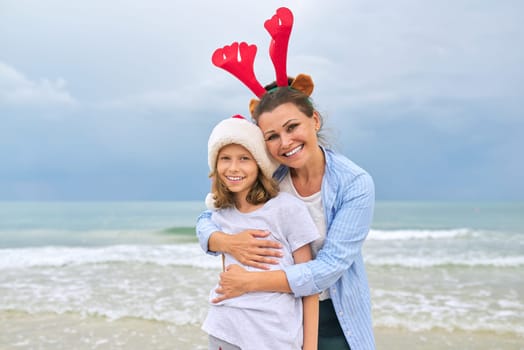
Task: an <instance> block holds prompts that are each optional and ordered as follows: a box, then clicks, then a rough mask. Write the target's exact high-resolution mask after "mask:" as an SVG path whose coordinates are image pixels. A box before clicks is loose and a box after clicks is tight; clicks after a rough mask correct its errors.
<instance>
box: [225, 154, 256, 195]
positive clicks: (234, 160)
mask: <svg viewBox="0 0 524 350" xmlns="http://www.w3.org/2000/svg"><path fill="white" fill-rule="evenodd" d="M216 169H217V174H218V177H219V178H220V180H221V181H222V183H223V184H224V185H225V186H226V187H227V189H228V190H229V191H231V192H232V193H233V195H234V196H235V201H238V200H240V201H244V200H245V199H246V197H247V194H248V193H249V191H250V189H251V188H252V187H253V184H254V183H255V181H256V180H257V177H258V164H257V162H256V160H255V158H253V156H252V155H251V153H250V152H249V151H248V150H247V149H246V148H245V147H243V146H240V145H238V144H230V145H227V146H224V147H222V149H221V150H220V151H219V152H218V156H217V164H216Z"/></svg>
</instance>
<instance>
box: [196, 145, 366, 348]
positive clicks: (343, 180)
mask: <svg viewBox="0 0 524 350" xmlns="http://www.w3.org/2000/svg"><path fill="white" fill-rule="evenodd" d="M322 150H323V151H324V155H325V158H326V169H325V173H324V178H323V179H322V190H321V192H322V205H323V208H324V214H325V217H326V222H327V234H326V240H325V241H324V245H323V246H322V249H320V250H319V252H318V254H317V256H316V258H315V259H314V260H311V261H309V262H307V263H302V264H296V265H292V266H288V267H286V268H285V270H284V271H285V273H286V276H287V279H288V282H289V285H290V287H291V290H292V291H293V293H294V294H295V295H296V296H297V297H302V296H305V295H312V294H317V293H320V292H322V291H323V290H325V289H327V288H329V293H330V296H331V300H332V301H333V305H334V307H335V311H336V313H337V317H338V320H339V322H340V325H341V326H342V329H343V331H344V334H345V336H346V339H347V341H348V343H349V345H350V347H351V349H352V350H372V349H375V339H374V336H373V328H372V321H371V297H370V293H369V286H368V281H367V276H366V271H365V267H364V260H363V258H362V245H363V243H364V240H365V239H366V236H367V234H368V232H369V229H370V226H371V221H372V219H373V209H374V204H375V187H374V184H373V179H372V178H371V176H370V175H369V174H368V173H367V172H366V171H364V170H363V169H362V168H360V167H359V166H357V165H356V164H355V163H353V162H352V161H350V160H349V159H347V158H346V157H344V156H342V155H340V154H338V153H335V152H333V151H331V150H328V149H324V148H322ZM288 171H289V170H288V168H287V167H285V166H281V167H280V168H278V169H277V171H276V172H275V175H274V177H275V178H276V179H277V180H282V179H283V178H284V176H285V175H286V174H287V172H288ZM210 216H211V212H209V211H206V212H204V213H202V214H201V215H200V216H199V218H198V221H197V227H196V229H197V235H198V239H199V241H200V245H201V246H202V249H203V250H204V251H206V252H208V253H210V254H215V253H214V252H210V251H209V250H208V247H207V245H208V240H209V236H211V234H212V233H213V232H215V231H220V228H219V227H217V226H216V225H215V224H214V223H213V222H212V221H211V219H210Z"/></svg>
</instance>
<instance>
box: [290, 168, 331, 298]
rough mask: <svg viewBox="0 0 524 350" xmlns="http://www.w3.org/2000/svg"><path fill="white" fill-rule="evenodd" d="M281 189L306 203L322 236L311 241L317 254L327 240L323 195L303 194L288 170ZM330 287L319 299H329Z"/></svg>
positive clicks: (314, 252) (312, 248) (319, 193)
mask: <svg viewBox="0 0 524 350" xmlns="http://www.w3.org/2000/svg"><path fill="white" fill-rule="evenodd" d="M280 191H283V192H287V193H291V194H292V195H293V196H295V197H297V198H299V199H300V200H302V202H304V203H305V204H306V207H307V209H308V211H309V214H310V215H311V217H312V218H313V221H314V222H315V225H316V226H317V229H318V233H319V234H320V238H318V239H317V240H316V241H314V242H313V243H311V250H312V251H313V257H314V258H315V257H316V256H317V253H318V251H319V250H320V249H321V248H322V246H323V245H324V241H325V240H326V232H327V224H326V216H325V215H324V207H323V205H322V195H321V192H320V191H318V192H316V193H313V194H312V195H311V196H306V197H304V196H301V195H300V194H299V193H298V191H297V189H296V188H295V186H294V185H293V180H292V179H291V174H290V173H289V172H288V173H287V175H286V176H284V178H283V179H282V181H280ZM329 298H330V296H329V289H326V290H325V291H323V292H322V293H320V295H319V296H318V299H319V300H326V299H329Z"/></svg>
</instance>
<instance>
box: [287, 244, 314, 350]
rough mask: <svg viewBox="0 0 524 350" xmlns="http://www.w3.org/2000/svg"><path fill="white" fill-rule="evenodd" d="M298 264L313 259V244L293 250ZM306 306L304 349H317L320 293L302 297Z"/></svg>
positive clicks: (304, 306)
mask: <svg viewBox="0 0 524 350" xmlns="http://www.w3.org/2000/svg"><path fill="white" fill-rule="evenodd" d="M293 259H294V261H295V263H296V264H298V263H302V262H308V261H309V260H311V259H312V254H311V245H310V244H306V245H305V246H302V247H300V248H298V249H297V250H295V251H294V252H293ZM302 303H303V308H304V345H303V347H302V349H303V350H316V349H317V347H318V317H319V310H318V309H319V305H318V294H314V295H308V296H305V297H302Z"/></svg>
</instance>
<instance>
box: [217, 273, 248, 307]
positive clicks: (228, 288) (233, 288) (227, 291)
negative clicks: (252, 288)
mask: <svg viewBox="0 0 524 350" xmlns="http://www.w3.org/2000/svg"><path fill="white" fill-rule="evenodd" d="M248 278H249V272H248V271H246V270H245V269H244V268H243V267H241V266H240V265H235V264H234V265H228V266H227V267H226V271H225V272H222V273H221V274H220V281H219V282H218V288H217V289H216V290H215V292H217V293H218V294H220V296H218V297H216V298H215V299H213V300H211V302H212V303H219V302H221V301H224V300H226V299H231V298H234V297H238V296H240V295H242V294H244V293H247V292H248V290H247V289H246V288H245V287H246V285H247V283H246V281H247V279H248Z"/></svg>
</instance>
